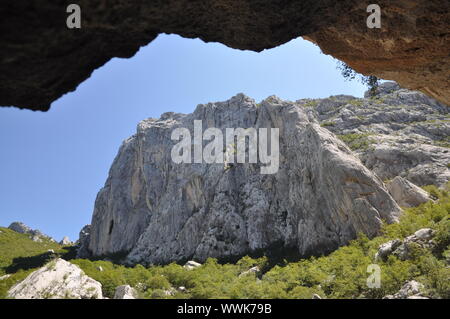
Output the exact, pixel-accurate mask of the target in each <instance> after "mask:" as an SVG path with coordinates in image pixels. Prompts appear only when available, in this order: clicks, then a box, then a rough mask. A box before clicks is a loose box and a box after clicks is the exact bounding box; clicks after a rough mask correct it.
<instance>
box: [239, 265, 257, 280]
mask: <svg viewBox="0 0 450 319" xmlns="http://www.w3.org/2000/svg"><path fill="white" fill-rule="evenodd" d="M260 271H261V270H260V269H259V267H258V266H255V267H252V268H250V269H249V270H246V271H244V272H242V273H241V274H239V277H242V276H246V275H249V274H257V273H259V272H260Z"/></svg>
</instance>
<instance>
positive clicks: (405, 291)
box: [383, 280, 429, 299]
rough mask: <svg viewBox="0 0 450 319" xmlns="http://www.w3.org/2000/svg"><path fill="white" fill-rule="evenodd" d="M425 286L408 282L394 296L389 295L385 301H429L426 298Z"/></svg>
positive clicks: (412, 281) (413, 281) (415, 282)
mask: <svg viewBox="0 0 450 319" xmlns="http://www.w3.org/2000/svg"><path fill="white" fill-rule="evenodd" d="M424 290H425V286H424V285H423V284H421V283H420V282H417V281H415V280H411V281H408V282H406V283H405V284H404V285H403V286H402V288H401V289H400V290H399V291H398V292H397V293H395V294H394V295H387V296H385V297H383V299H429V298H428V297H426V296H424V295H423V293H424Z"/></svg>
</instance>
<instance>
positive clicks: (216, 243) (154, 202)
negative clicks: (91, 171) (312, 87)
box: [89, 94, 400, 263]
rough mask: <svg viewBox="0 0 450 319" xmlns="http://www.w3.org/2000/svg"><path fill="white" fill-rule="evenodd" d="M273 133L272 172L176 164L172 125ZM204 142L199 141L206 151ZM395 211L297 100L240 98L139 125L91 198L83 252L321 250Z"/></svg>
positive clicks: (149, 257)
mask: <svg viewBox="0 0 450 319" xmlns="http://www.w3.org/2000/svg"><path fill="white" fill-rule="evenodd" d="M194 120H202V121H203V130H205V129H206V128H207V127H217V128H219V129H221V130H225V128H249V127H254V128H271V127H275V128H278V129H279V136H280V138H279V141H280V143H279V144H280V164H279V170H278V172H277V173H276V174H272V175H263V174H261V173H260V168H261V166H262V165H261V164H260V163H257V164H248V163H247V164H234V165H232V166H231V167H227V168H225V167H224V164H205V163H203V164H175V163H174V162H173V161H172V159H171V149H172V147H173V146H174V145H175V143H176V142H175V141H172V140H171V133H172V131H173V130H174V129H175V128H180V127H182V128H187V129H189V130H190V131H191V134H192V133H193V132H192V131H193V121H194ZM206 144H207V142H206V141H204V145H203V146H205V145H206ZM399 214H400V209H399V207H398V206H397V204H396V203H395V201H394V200H393V199H392V197H391V196H390V195H389V194H388V192H387V190H386V188H385V187H384V185H383V183H382V182H381V180H380V179H379V178H378V177H377V176H375V175H374V174H373V173H372V172H371V171H369V170H368V169H367V168H366V167H365V166H364V165H363V164H362V163H361V162H360V160H359V159H358V158H357V157H356V156H355V155H354V154H353V152H351V151H350V149H349V148H348V147H347V146H346V145H345V144H344V143H343V142H342V141H340V140H339V139H338V138H337V137H336V136H334V135H333V134H332V133H331V132H330V131H328V130H326V129H325V128H322V127H320V125H319V124H318V123H317V121H316V120H312V119H309V118H308V114H307V111H306V108H305V107H304V105H303V104H302V103H301V102H286V101H282V100H280V99H278V98H276V97H270V98H268V99H266V100H264V101H263V102H262V103H260V104H257V103H256V102H255V101H254V100H253V99H251V98H249V97H246V96H245V95H243V94H239V95H237V96H235V97H233V98H232V99H230V100H228V101H225V102H218V103H209V104H206V105H199V106H198V107H197V109H196V110H195V112H194V113H192V114H188V115H184V114H174V113H165V114H163V115H162V116H161V118H160V119H147V120H144V121H142V122H141V123H139V125H138V128H137V134H136V135H134V136H132V137H131V138H129V139H127V140H126V141H125V142H124V143H123V145H122V146H121V148H120V150H119V154H118V155H117V157H116V159H115V160H114V163H113V165H112V167H111V170H110V175H109V177H108V180H107V182H106V184H105V187H104V188H103V189H102V190H101V191H100V192H99V194H98V196H97V200H96V204H95V211H94V215H93V219H92V228H91V235H90V236H91V237H90V241H89V250H90V251H91V252H92V253H93V255H95V256H102V255H107V254H111V253H119V252H122V253H123V252H129V254H128V262H130V263H138V262H141V263H166V262H171V261H178V260H186V259H188V258H193V259H195V260H198V261H203V260H205V259H206V258H207V257H218V258H228V257H234V256H240V255H243V254H247V253H249V252H252V251H258V250H264V251H266V252H271V251H272V252H273V251H275V252H279V251H280V249H288V250H293V251H295V252H296V253H297V254H299V255H310V254H320V253H327V252H330V251H332V250H334V249H336V248H337V247H338V246H341V245H344V244H346V243H347V242H348V241H349V240H351V239H353V238H355V237H356V234H357V233H358V232H363V233H365V234H367V235H369V236H374V235H376V234H377V232H378V230H379V228H380V226H381V224H382V220H385V221H387V222H394V221H396V220H397V218H398V216H399Z"/></svg>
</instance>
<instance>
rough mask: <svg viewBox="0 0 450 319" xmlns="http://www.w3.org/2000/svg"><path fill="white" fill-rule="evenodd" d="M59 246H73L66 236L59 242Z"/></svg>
mask: <svg viewBox="0 0 450 319" xmlns="http://www.w3.org/2000/svg"><path fill="white" fill-rule="evenodd" d="M59 244H60V245H62V246H70V245H73V243H72V242H71V241H70V239H69V237H67V236H64V237H63V239H61V241H60V242H59Z"/></svg>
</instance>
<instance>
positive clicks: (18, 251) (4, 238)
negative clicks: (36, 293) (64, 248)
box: [0, 227, 61, 298]
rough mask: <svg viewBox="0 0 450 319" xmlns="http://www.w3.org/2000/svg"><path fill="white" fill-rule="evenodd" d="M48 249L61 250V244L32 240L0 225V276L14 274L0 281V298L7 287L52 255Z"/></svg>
mask: <svg viewBox="0 0 450 319" xmlns="http://www.w3.org/2000/svg"><path fill="white" fill-rule="evenodd" d="M49 249H53V250H54V251H55V252H57V251H61V246H60V245H58V244H57V243H54V242H51V241H49V240H43V242H40V243H39V242H34V241H32V240H31V239H30V237H29V236H28V235H25V234H19V233H16V232H15V231H12V230H10V229H8V228H3V227H0V276H3V275H5V274H14V275H13V276H11V277H10V278H8V279H7V280H1V281H0V298H4V297H5V296H6V291H7V289H8V288H9V287H10V286H12V285H13V284H14V283H16V282H17V281H19V280H22V279H23V278H25V277H26V276H27V275H28V274H29V273H30V272H32V271H33V270H35V269H37V268H39V267H41V266H42V265H44V264H45V263H46V262H47V261H48V260H50V259H51V258H52V257H53V256H52V254H50V253H48V252H47V251H48V250H49Z"/></svg>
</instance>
